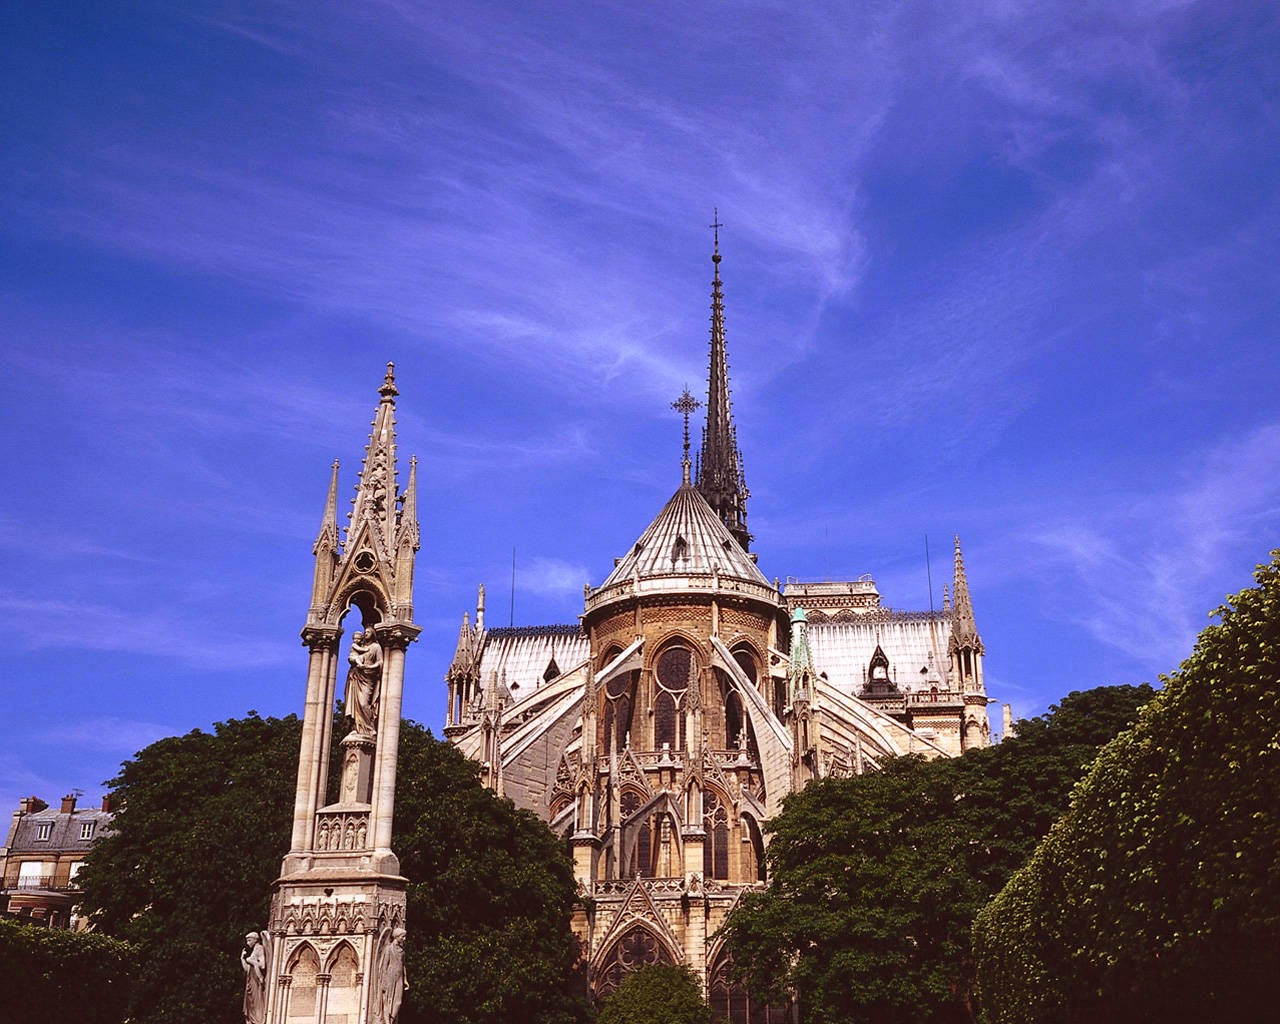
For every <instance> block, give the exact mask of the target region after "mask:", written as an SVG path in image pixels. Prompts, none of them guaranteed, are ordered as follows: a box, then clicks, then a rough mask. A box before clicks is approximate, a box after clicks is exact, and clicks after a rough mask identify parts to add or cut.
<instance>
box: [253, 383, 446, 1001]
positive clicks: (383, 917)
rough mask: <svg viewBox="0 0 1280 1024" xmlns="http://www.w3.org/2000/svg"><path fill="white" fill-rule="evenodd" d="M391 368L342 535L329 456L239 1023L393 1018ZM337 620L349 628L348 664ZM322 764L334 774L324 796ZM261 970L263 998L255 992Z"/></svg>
mask: <svg viewBox="0 0 1280 1024" xmlns="http://www.w3.org/2000/svg"><path fill="white" fill-rule="evenodd" d="M393 371H394V367H393V366H392V365H391V364H387V375H386V378H385V379H384V381H383V383H382V387H381V388H380V389H379V395H380V396H381V398H380V401H379V403H378V408H377V412H376V413H375V415H374V420H373V431H372V433H371V434H370V436H369V444H368V447H367V449H366V450H365V456H364V465H363V467H362V469H361V473H360V479H359V482H358V484H357V486H356V496H355V498H354V500H353V502H352V504H353V508H352V511H351V515H350V518H349V522H348V525H347V529H346V536H345V538H342V537H341V535H340V533H339V528H338V464H337V462H335V463H334V464H333V474H332V477H331V480H330V484H329V497H328V501H327V502H326V505H325V512H324V518H323V520H322V522H321V525H320V533H319V536H318V537H317V538H316V542H315V547H314V549H313V552H314V554H315V559H316V565H315V576H314V581H313V583H312V590H311V608H310V610H309V612H308V614H307V624H306V626H305V628H304V629H303V630H302V642H303V644H304V645H305V646H306V647H307V649H308V652H309V655H308V659H309V660H308V667H307V691H306V710H305V713H304V716H303V724H302V745H301V750H300V752H299V756H298V785H297V790H296V795H295V799H294V809H293V835H292V839H291V841H290V846H289V852H288V854H286V855H285V858H284V863H283V864H282V866H281V869H280V878H279V879H278V880H277V881H276V883H275V892H274V895H273V898H272V904H271V921H270V926H269V933H262V935H261V936H260V937H258V939H257V941H256V942H252V943H251V942H250V941H249V940H246V949H245V950H244V952H243V953H242V956H241V964H242V966H243V967H244V969H245V1004H244V1006H245V1011H244V1012H245V1021H246V1024H295V1022H297V1024H300V1022H302V1021H307V1022H309V1024H314V1022H316V1021H343V1022H345V1024H384V1022H385V1024H394V1022H395V1019H396V1016H397V1015H398V1014H399V1012H400V1001H401V994H402V993H403V991H404V987H405V982H404V938H405V879H404V878H403V877H401V875H400V863H399V861H398V860H397V858H396V855H395V854H394V853H393V852H392V850H391V825H392V817H393V813H394V810H395V784H396V753H397V745H398V742H399V736H400V701H401V694H402V690H403V686H404V659H405V650H406V649H407V647H408V646H409V644H410V643H412V642H413V641H414V640H415V639H417V636H418V634H419V632H421V629H420V628H419V627H418V626H417V625H415V624H414V622H413V569H414V556H415V554H416V552H417V550H418V542H419V534H418V516H417V462H416V460H410V467H409V480H408V485H407V486H406V488H405V490H404V491H403V492H401V491H400V490H399V488H398V486H397V481H396V437H395V399H396V395H397V394H398V392H397V390H396V384H395V377H394V372H393ZM344 624H350V626H351V628H352V634H351V640H350V641H349V643H348V645H347V651H346V655H345V657H344V656H343V655H342V653H341V647H342V644H341V638H342V633H343V627H344ZM343 661H345V662H346V664H347V666H348V669H347V675H346V692H345V695H344V709H345V714H344V716H343V718H342V720H341V721H342V722H343V723H344V725H343V728H345V729H349V730H350V731H349V732H347V734H346V735H345V736H343V737H342V739H341V740H340V741H339V743H338V744H337V750H336V751H335V750H334V749H333V748H334V744H333V739H334V736H333V730H334V724H335V722H334V714H333V708H334V702H335V697H336V696H337V693H336V691H337V681H338V669H339V667H340V665H341V664H342V662H343ZM331 756H337V757H340V758H341V766H342V767H341V773H340V776H339V779H340V781H339V783H338V792H337V793H335V794H332V795H331V794H329V793H328V792H327V780H328V777H329V762H330V757H331ZM253 938H254V936H250V937H249V939H253ZM260 965H261V974H262V978H263V988H262V990H261V991H259V990H258V989H256V988H253V979H254V978H255V977H256V976H257V975H256V974H255V971H259V969H260ZM259 1012H261V1015H260V1016H254V1014H256V1013H259Z"/></svg>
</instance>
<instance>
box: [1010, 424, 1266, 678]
mask: <svg viewBox="0 0 1280 1024" xmlns="http://www.w3.org/2000/svg"><path fill="white" fill-rule="evenodd" d="M1277 527H1280V424H1275V423H1272V424H1270V425H1267V426H1263V427H1260V428H1257V429H1255V430H1253V431H1251V432H1249V433H1248V434H1247V435H1246V436H1244V437H1242V438H1240V439H1238V440H1234V441H1229V442H1225V443H1222V444H1219V445H1217V446H1215V447H1213V448H1211V449H1210V450H1208V451H1206V452H1204V453H1202V454H1201V455H1199V456H1198V457H1196V458H1195V460H1194V463H1193V465H1192V466H1191V467H1190V468H1189V470H1188V472H1187V474H1186V476H1185V478H1184V479H1183V480H1182V481H1181V482H1180V483H1179V484H1178V485H1177V486H1176V487H1175V488H1174V489H1172V490H1170V491H1167V492H1161V493H1147V494H1142V493H1129V494H1125V493H1115V494H1111V495H1108V496H1107V498H1106V499H1105V501H1095V502H1092V503H1089V504H1087V505H1080V506H1078V507H1076V508H1075V509H1074V510H1073V511H1072V512H1071V513H1069V514H1067V515H1063V516H1060V517H1057V518H1054V519H1052V520H1050V521H1048V522H1046V523H1045V524H1044V525H1043V526H1041V527H1032V528H1030V529H1029V530H1028V531H1027V534H1026V540H1027V541H1028V542H1029V543H1030V544H1031V545H1033V546H1034V547H1035V549H1037V550H1038V554H1037V555H1036V556H1035V557H1034V558H1033V560H1032V561H1033V564H1035V565H1036V566H1037V567H1038V568H1039V569H1040V571H1042V572H1045V573H1046V574H1047V575H1049V576H1051V577H1052V578H1053V579H1054V580H1055V587H1054V591H1055V598H1054V601H1055V611H1056V615H1057V616H1059V617H1064V618H1066V619H1067V620H1069V621H1074V622H1076V623H1078V624H1079V625H1081V626H1083V627H1085V628H1086V629H1087V630H1088V631H1089V632H1090V633H1092V634H1093V635H1094V636H1095V637H1096V638H1097V639H1099V640H1101V641H1102V642H1104V643H1106V644H1108V645H1110V646H1112V647H1114V648H1116V649H1118V650H1121V651H1124V652H1125V653H1126V654H1128V655H1130V656H1131V657H1132V658H1134V659H1135V661H1137V662H1139V663H1143V664H1153V663H1154V664H1155V665H1157V666H1160V665H1162V666H1164V667H1165V668H1167V669H1171V668H1173V667H1174V666H1175V665H1177V664H1178V663H1179V662H1180V661H1181V660H1182V659H1183V658H1184V657H1186V655H1187V654H1188V653H1189V651H1190V649H1191V644H1192V641H1193V640H1194V638H1195V635H1196V633H1197V632H1199V630H1200V629H1202V628H1203V627H1204V625H1205V624H1206V620H1205V613H1206V611H1208V605H1207V603H1206V596H1207V595H1206V591H1207V590H1211V589H1212V588H1213V585H1214V583H1215V581H1219V580H1221V579H1223V566H1224V565H1232V564H1235V565H1237V566H1238V569H1237V571H1236V572H1235V573H1234V578H1235V579H1236V580H1237V582H1238V585H1239V586H1245V585H1246V584H1247V582H1248V579H1247V576H1246V573H1245V571H1244V569H1245V566H1247V565H1248V564H1250V563H1249V560H1250V559H1252V560H1253V561H1260V560H1263V559H1265V557H1266V555H1267V550H1266V547H1265V545H1266V543H1267V540H1266V538H1270V539H1271V542H1272V543H1274V538H1275V537H1276V536H1278V535H1280V534H1278V533H1277ZM1259 538H1263V539H1264V540H1263V543H1262V544H1261V545H1260V544H1259ZM1063 576H1065V577H1066V580H1069V581H1070V587H1069V589H1066V588H1063V587H1062V586H1061V585H1060V583H1061V582H1062V577H1063ZM1223 593H1225V590H1224V591H1223ZM1217 596H1218V597H1220V596H1221V594H1219V595H1217ZM1216 599H1217V598H1216V597H1214V596H1209V597H1208V600H1209V602H1212V601H1214V600H1216Z"/></svg>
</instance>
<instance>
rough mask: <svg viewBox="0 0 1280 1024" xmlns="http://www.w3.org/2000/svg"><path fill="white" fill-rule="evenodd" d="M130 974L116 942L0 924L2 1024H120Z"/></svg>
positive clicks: (128, 959) (129, 959) (129, 962)
mask: <svg viewBox="0 0 1280 1024" xmlns="http://www.w3.org/2000/svg"><path fill="white" fill-rule="evenodd" d="M132 968H133V956H132V951H131V950H130V949H129V947H128V945H126V944H125V943H123V942H120V941H119V940H117V939H110V938H107V937H106V936H105V935H85V934H81V933H78V932H67V931H60V930H58V929H52V928H44V927H41V926H37V925H24V924H19V923H17V922H16V921H12V920H8V919H5V918H0V977H3V978H4V979H5V987H6V992H5V995H4V1000H3V1006H4V1014H3V1017H4V1019H5V1020H6V1021H7V1022H8V1024H48V1022H49V1021H76V1022H77V1024H120V1021H122V1020H124V1016H125V1011H126V1008H127V1003H128V998H129V983H128V979H129V972H130V971H131V970H132Z"/></svg>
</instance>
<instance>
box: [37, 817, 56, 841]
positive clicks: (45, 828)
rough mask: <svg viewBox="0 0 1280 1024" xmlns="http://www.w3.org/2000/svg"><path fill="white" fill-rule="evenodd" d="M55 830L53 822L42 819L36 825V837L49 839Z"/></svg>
mask: <svg viewBox="0 0 1280 1024" xmlns="http://www.w3.org/2000/svg"><path fill="white" fill-rule="evenodd" d="M52 832H53V822H51V821H42V822H40V824H39V825H37V826H36V838H37V839H40V840H48V838H49V836H50V835H51V834H52Z"/></svg>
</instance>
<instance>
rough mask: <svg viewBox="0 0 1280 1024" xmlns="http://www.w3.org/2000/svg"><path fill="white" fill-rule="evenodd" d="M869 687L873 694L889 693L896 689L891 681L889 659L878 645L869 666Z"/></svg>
mask: <svg viewBox="0 0 1280 1024" xmlns="http://www.w3.org/2000/svg"><path fill="white" fill-rule="evenodd" d="M867 686H868V688H869V689H870V690H871V692H872V693H888V692H889V691H890V690H892V689H894V685H893V683H892V682H891V681H890V680H889V657H888V655H886V654H885V653H884V649H883V648H881V646H880V645H879V644H876V650H875V653H874V654H872V655H871V662H870V664H868V665H867Z"/></svg>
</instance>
